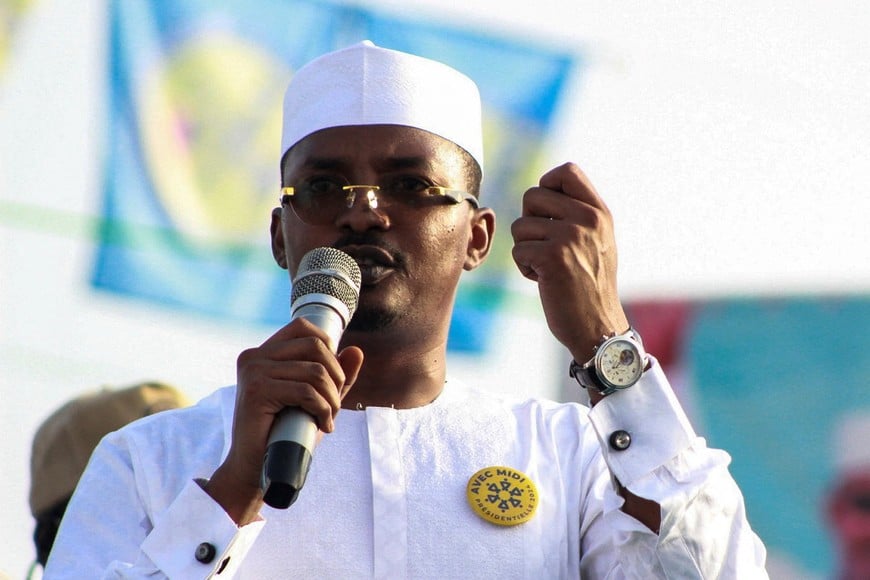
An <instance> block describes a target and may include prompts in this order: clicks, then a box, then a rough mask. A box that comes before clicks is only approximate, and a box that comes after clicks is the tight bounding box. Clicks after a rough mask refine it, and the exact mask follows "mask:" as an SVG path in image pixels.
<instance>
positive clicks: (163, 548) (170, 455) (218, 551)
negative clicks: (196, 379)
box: [45, 410, 263, 579]
mask: <svg viewBox="0 0 870 580" xmlns="http://www.w3.org/2000/svg"><path fill="white" fill-rule="evenodd" d="M205 417H206V415H203V414H202V413H199V412H198V411H196V410H194V411H191V412H182V413H179V421H173V420H169V421H167V420H166V417H163V418H162V420H161V421H160V422H159V423H156V422H151V423H143V422H140V426H139V428H138V429H136V430H127V429H124V430H121V431H118V432H115V433H112V434H110V435H108V436H106V437H105V438H104V439H103V441H102V442H101V443H100V444H99V445H98V446H97V448H96V449H95V451H94V453H93V455H92V456H91V460H90V463H89V464H88V467H87V469H86V470H85V473H84V475H83V476H82V479H81V481H80V482H79V485H78V487H77V489H76V492H75V494H74V495H73V498H72V500H71V501H70V504H69V506H68V507H67V511H66V513H65V515H64V519H63V523H62V525H61V528H60V530H59V533H58V537H57V539H56V541H55V544H54V547H53V548H52V552H51V557H50V558H49V562H48V566H47V568H46V573H45V578H49V579H51V578H76V579H79V578H151V579H154V578H164V577H166V578H208V577H210V576H212V575H214V576H215V577H217V578H222V577H232V574H233V572H234V570H235V568H236V567H237V565H238V563H240V562H242V561H243V559H244V556H245V553H246V552H247V550H248V549H249V548H250V546H251V544H252V543H253V541H254V540H255V539H256V537H257V535H258V534H259V532H260V530H261V529H262V526H263V523H262V522H254V523H252V524H249V525H247V526H244V527H243V528H238V527H237V526H236V525H235V523H234V522H233V521H232V520H231V519H230V518H229V517H228V516H227V514H226V513H225V512H224V511H223V509H222V508H221V507H220V506H219V505H218V504H217V503H216V502H214V500H212V499H211V497H209V496H208V494H206V493H205V492H204V491H203V490H202V488H201V487H200V485H199V484H197V483H196V481H194V480H193V479H192V478H191V473H197V472H200V473H201V474H202V475H210V473H211V471H212V470H213V466H212V465H213V464H214V463H215V460H216V459H219V458H220V457H221V453H222V447H223V442H224V438H223V437H220V436H218V437H213V438H212V441H211V442H210V443H209V439H208V438H203V439H202V440H200V441H196V442H194V441H191V440H190V439H189V438H186V437H183V436H174V435H179V434H180V433H182V432H184V433H188V432H190V431H191V429H190V427H191V425H193V426H194V427H200V428H201V429H203V430H207V427H208V425H209V423H213V422H214V421H209V420H205V421H203V422H202V424H200V421H201V419H202V418H205ZM145 421H147V420H145ZM152 427H153V428H152ZM182 428H183V429H182ZM193 430H194V431H195V430H196V429H193ZM141 447H146V448H147V449H148V450H149V453H140V452H139V450H140V449H138V448H141ZM203 543H206V544H210V545H211V546H213V547H214V552H215V553H214V556H213V558H212V559H211V560H210V561H209V562H206V563H203V562H200V561H198V560H197V559H196V557H195V555H196V551H197V548H198V547H199V546H200V544H203ZM218 572H220V574H218Z"/></svg>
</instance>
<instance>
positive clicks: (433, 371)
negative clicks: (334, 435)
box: [341, 335, 447, 409]
mask: <svg viewBox="0 0 870 580" xmlns="http://www.w3.org/2000/svg"><path fill="white" fill-rule="evenodd" d="M346 338H349V339H350V340H351V342H347V344H356V345H357V346H359V347H360V348H361V349H362V350H363V353H364V355H365V360H364V361H363V366H362V369H360V373H359V376H358V377H357V380H356V383H354V386H353V388H351V390H350V392H349V393H348V394H347V395H346V396H345V398H344V400H343V401H342V404H341V406H342V408H343V409H358V408H363V407H394V408H396V409H413V408H415V407H422V406H424V405H428V404H429V403H431V402H432V401H434V400H435V399H437V398H438V396H439V395H440V394H441V391H442V390H443V389H444V381H445V378H446V374H447V361H446V354H447V344H446V341H441V342H440V343H439V344H437V345H435V346H430V347H428V348H426V347H422V345H416V346H417V347H418V348H414V346H415V345H408V343H402V342H398V341H389V344H379V343H378V342H377V341H372V340H365V341H363V340H358V341H353V338H354V337H353V336H352V335H351V336H349V337H348V336H347V335H346ZM343 342H344V341H343ZM396 344H404V346H403V347H401V348H397V347H396Z"/></svg>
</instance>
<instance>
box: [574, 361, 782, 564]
mask: <svg viewBox="0 0 870 580" xmlns="http://www.w3.org/2000/svg"><path fill="white" fill-rule="evenodd" d="M589 417H590V420H591V422H592V425H593V427H594V429H595V432H596V435H597V438H598V443H599V445H600V448H601V452H602V455H603V457H604V461H605V463H606V465H607V467H608V469H609V476H612V478H613V479H615V480H617V481H619V482H620V483H621V484H622V485H624V486H625V487H626V488H627V489H628V490H629V491H631V492H632V493H634V494H635V495H637V496H639V497H643V498H646V499H650V500H653V501H655V502H657V503H658V504H659V505H660V506H661V514H662V524H661V529H660V532H659V534H658V535H656V534H655V533H653V532H651V531H650V530H649V529H647V528H646V527H645V526H643V525H642V524H640V522H638V521H637V520H635V519H634V518H633V517H631V516H629V515H627V514H625V513H624V512H622V511H621V510H620V509H619V508H620V507H621V506H622V498H621V497H620V496H618V495H617V493H616V491H615V485H614V482H613V481H612V480H610V481H607V479H609V477H605V478H604V479H605V482H604V484H603V485H601V489H600V490H599V493H600V494H601V498H600V501H602V509H603V514H602V517H601V518H600V519H601V525H598V526H596V527H595V531H594V537H587V538H586V539H585V541H584V543H585V544H587V545H588V552H589V553H590V554H596V555H597V554H601V553H603V552H604V551H609V552H610V553H612V554H616V555H617V556H616V557H617V561H616V562H615V563H611V564H609V565H606V566H608V567H609V569H608V570H607V571H606V574H607V577H612V578H739V579H741V580H742V579H751V578H767V573H766V572H765V569H764V562H765V549H764V545H763V544H762V542H761V541H760V539H759V538H758V537H757V536H756V534H755V533H754V532H753V531H752V529H751V527H750V525H749V522H748V521H747V517H746V512H745V508H744V503H743V496H742V494H741V492H740V490H739V489H738V487H737V485H736V483H735V482H734V480H733V478H732V477H731V475H730V473H729V472H728V464H729V463H730V460H731V459H730V457H729V456H728V454H727V453H725V452H724V451H721V450H716V449H709V448H707V446H706V442H705V441H704V439H703V438H700V437H698V436H697V435H696V434H695V432H694V430H693V429H692V426H691V425H690V423H689V421H688V419H687V417H686V416H685V413H684V412H683V410H682V408H681V407H680V405H679V403H678V402H677V400H676V397H675V396H674V393H673V391H672V390H671V388H670V386H669V384H668V382H667V379H666V378H665V376H664V374H663V373H662V371H661V367H660V366H659V365H658V364H657V363H655V364H653V366H652V368H651V369H650V370H649V371H647V373H645V375H644V377H643V379H642V380H641V382H639V383H638V384H637V385H635V386H634V387H632V388H631V389H628V390H626V391H620V392H617V393H614V394H613V395H610V396H608V397H605V398H604V400H602V401H601V402H599V403H598V404H597V405H596V406H595V407H593V409H592V410H591V411H590V413H589ZM620 436H621V437H620ZM615 439H618V441H615ZM627 441H630V443H629V444H628V445H627V446H626V442H627ZM607 544H609V547H607V548H605V546H607ZM594 560H595V559H594V558H593V562H588V563H587V562H582V561H581V574H582V575H583V576H584V577H585V576H586V575H587V573H589V572H594V573H589V574H588V575H589V576H590V577H604V576H603V575H601V572H603V571H604V570H602V569H600V568H598V566H597V564H596V562H595V561H594ZM584 572H585V573H584Z"/></svg>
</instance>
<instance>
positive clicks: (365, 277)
mask: <svg viewBox="0 0 870 580" xmlns="http://www.w3.org/2000/svg"><path fill="white" fill-rule="evenodd" d="M359 270H360V274H361V275H362V285H363V286H370V285H372V284H377V283H379V282H381V281H382V280H383V279H384V278H386V277H388V276H389V275H391V274H392V273H393V271H394V270H393V269H392V268H388V267H386V266H360V268H359Z"/></svg>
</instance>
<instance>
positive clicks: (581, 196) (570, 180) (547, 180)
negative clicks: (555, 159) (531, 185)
mask: <svg viewBox="0 0 870 580" xmlns="http://www.w3.org/2000/svg"><path fill="white" fill-rule="evenodd" d="M538 184H539V185H540V186H541V187H545V188H547V189H551V190H553V191H558V192H561V193H563V194H565V195H567V196H569V197H572V198H574V199H577V200H579V201H582V202H585V203H588V204H589V205H591V206H593V207H597V208H599V209H606V208H607V205H606V204H605V203H604V200H603V199H602V198H601V196H600V195H598V192H597V191H596V190H595V187H594V186H593V185H592V181H591V180H590V179H589V177H588V176H587V175H586V174H585V173H584V172H583V170H582V169H580V167H578V166H577V164H575V163H565V164H563V165H560V166H559V167H556V168H553V169H551V170H550V171H548V172H547V173H545V174H544V175H542V176H541V179H540V181H539V182H538Z"/></svg>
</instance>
